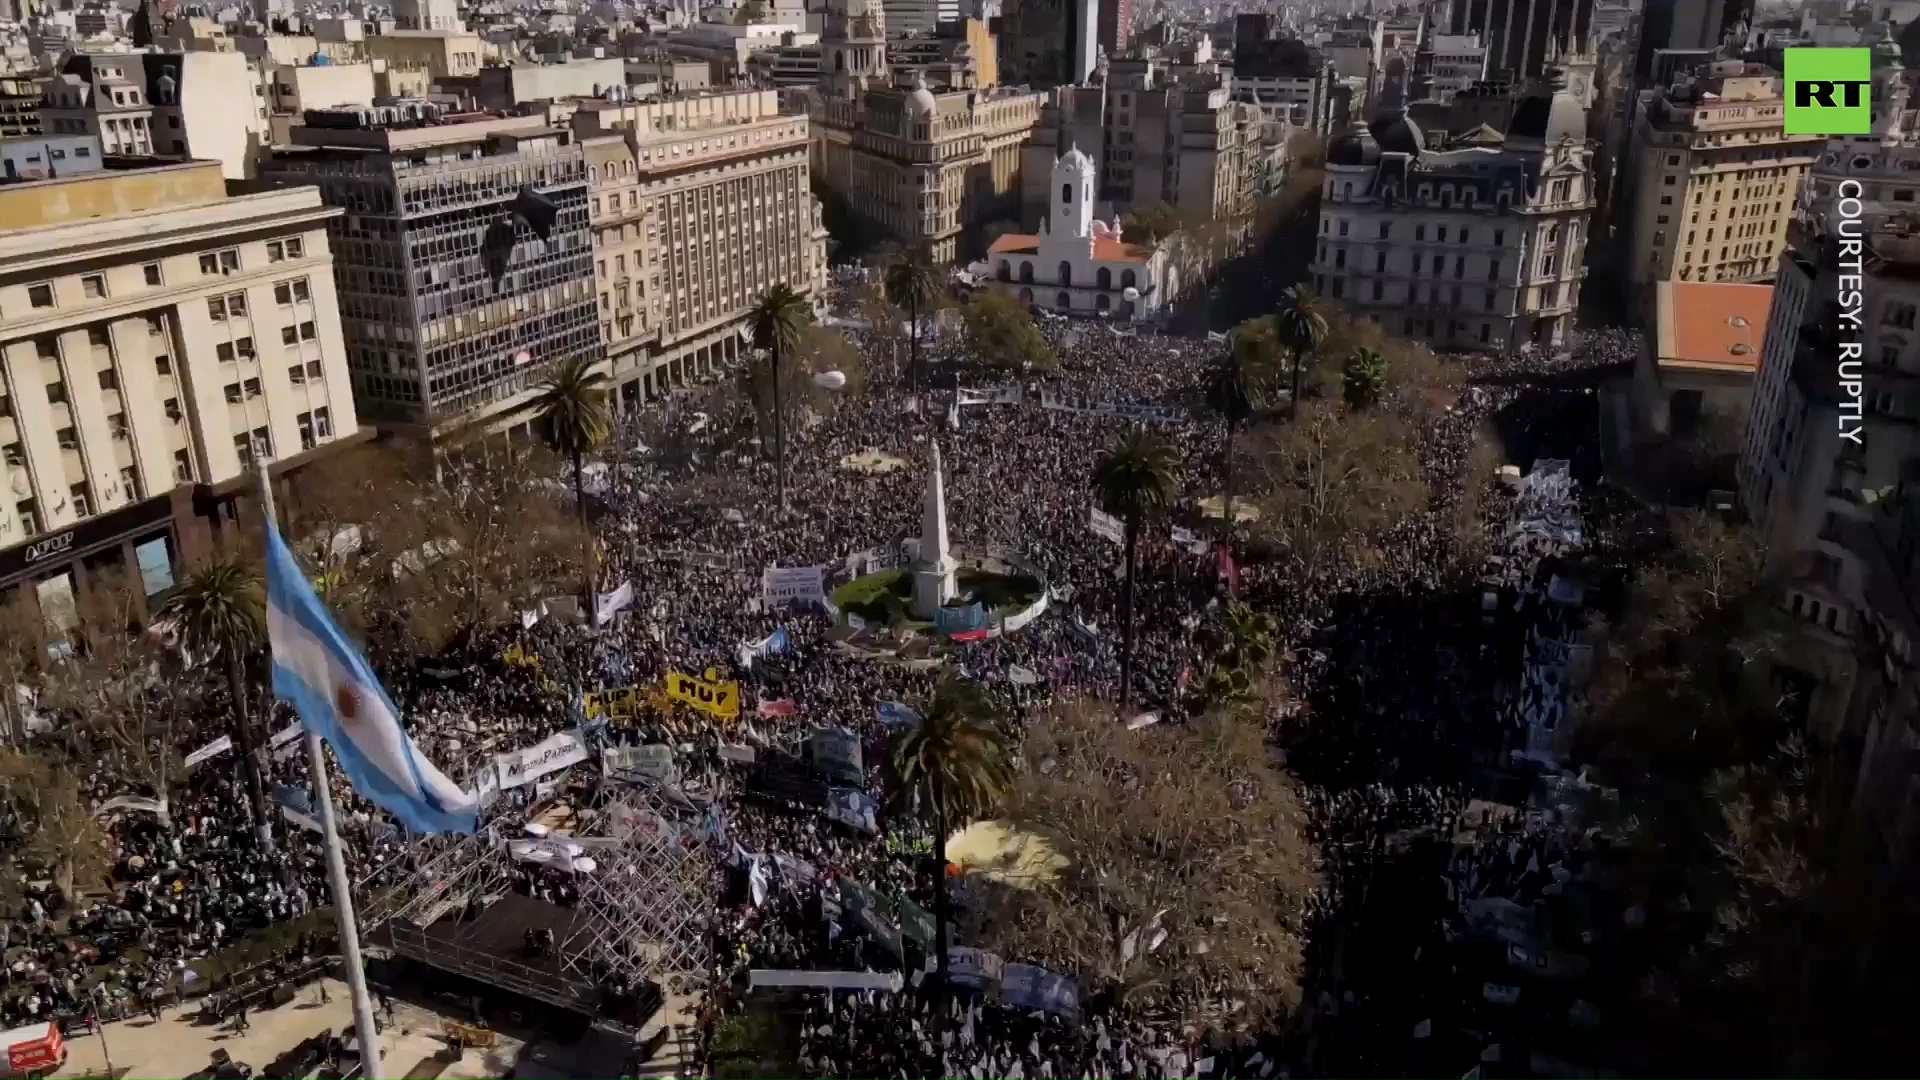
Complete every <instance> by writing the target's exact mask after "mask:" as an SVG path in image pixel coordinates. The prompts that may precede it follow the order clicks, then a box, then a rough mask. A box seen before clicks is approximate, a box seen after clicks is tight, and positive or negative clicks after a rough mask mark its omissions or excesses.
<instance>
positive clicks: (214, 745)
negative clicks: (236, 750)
mask: <svg viewBox="0 0 1920 1080" xmlns="http://www.w3.org/2000/svg"><path fill="white" fill-rule="evenodd" d="M231 749H233V736H231V735H222V736H220V737H219V738H217V739H215V740H213V741H212V742H210V743H208V744H207V745H205V746H203V747H201V748H200V749H198V750H195V751H194V752H193V753H191V754H188V755H187V768H189V769H191V768H193V767H194V766H195V765H198V764H200V763H201V762H203V761H207V760H210V759H212V758H217V757H219V756H220V755H221V754H224V753H226V752H227V751H229V750H231Z"/></svg>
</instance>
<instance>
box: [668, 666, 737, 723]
mask: <svg viewBox="0 0 1920 1080" xmlns="http://www.w3.org/2000/svg"><path fill="white" fill-rule="evenodd" d="M666 690H667V696H668V697H670V698H672V699H673V700H675V701H679V702H684V703H686V704H688V705H691V706H693V707H694V708H696V709H699V710H700V711H701V712H704V713H711V714H712V715H714V716H718V717H723V718H725V719H728V720H735V719H738V718H739V716H740V684H739V683H737V682H734V681H732V680H728V681H726V682H721V681H720V679H719V672H717V671H715V670H714V669H713V668H708V669H707V674H706V678H700V677H698V676H694V675H685V674H682V673H681V672H678V671H669V672H667V681H666Z"/></svg>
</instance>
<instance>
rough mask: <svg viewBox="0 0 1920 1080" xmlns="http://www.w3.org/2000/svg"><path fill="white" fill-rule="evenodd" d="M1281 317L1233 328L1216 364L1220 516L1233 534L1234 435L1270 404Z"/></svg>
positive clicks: (1213, 394)
mask: <svg viewBox="0 0 1920 1080" xmlns="http://www.w3.org/2000/svg"><path fill="white" fill-rule="evenodd" d="M1279 334H1280V331H1279V320H1277V319H1275V318H1274V317H1273V316H1271V315H1267V316H1263V317H1261V318H1258V319H1248V320H1247V321H1246V322H1243V323H1241V324H1240V325H1239V326H1237V327H1235V328H1234V331H1233V344H1232V345H1230V346H1228V348H1227V351H1226V353H1225V354H1223V355H1222V356H1221V357H1220V360H1219V362H1218V363H1216V364H1215V365H1214V369H1213V374H1212V378H1211V380H1210V383H1209V385H1208V387H1207V394H1208V396H1209V397H1210V398H1212V399H1213V407H1214V408H1216V409H1218V410H1220V415H1221V417H1222V418H1223V419H1225V420H1226V424H1227V445H1226V454H1225V459H1224V461H1223V462H1222V465H1221V470H1220V473H1221V487H1222V494H1221V497H1220V501H1221V503H1222V504H1223V505H1222V506H1221V519H1222V521H1223V522H1224V525H1225V528H1226V531H1227V533H1228V535H1231V534H1232V533H1233V437H1234V435H1235V434H1237V433H1238V432H1239V430H1240V425H1242V424H1244V423H1246V422H1247V420H1248V419H1250V418H1251V417H1252V416H1253V415H1254V414H1255V413H1257V412H1259V411H1260V410H1262V409H1264V408H1266V407H1267V402H1268V399H1269V397H1270V396H1271V395H1272V393H1273V380H1274V376H1275V374H1276V373H1277V372H1278V371H1279V367H1280V337H1279Z"/></svg>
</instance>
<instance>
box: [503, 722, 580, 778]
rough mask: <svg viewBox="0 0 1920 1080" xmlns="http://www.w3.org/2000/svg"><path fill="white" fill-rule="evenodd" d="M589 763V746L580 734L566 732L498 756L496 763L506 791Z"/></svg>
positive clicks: (577, 732)
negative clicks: (583, 763)
mask: <svg viewBox="0 0 1920 1080" xmlns="http://www.w3.org/2000/svg"><path fill="white" fill-rule="evenodd" d="M585 760H587V744H586V741H585V740H584V739H582V738H581V737H580V732H579V731H577V730H575V731H563V732H561V733H560V734H558V735H555V736H553V737H551V738H548V739H545V740H543V741H541V742H539V743H536V744H534V745H533V746H529V747H527V748H526V749H525V750H515V751H514V752H513V753H511V754H497V755H495V756H494V761H495V762H496V763H497V764H498V765H499V766H500V786H501V787H503V788H511V787H519V786H521V785H522V784H531V783H533V782H534V781H536V780H538V779H540V778H541V777H543V776H545V775H547V774H548V773H554V772H559V771H560V770H561V769H565V768H570V767H572V766H574V765H578V764H580V763H581V762H583V761H585Z"/></svg>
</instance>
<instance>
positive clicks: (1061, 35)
mask: <svg viewBox="0 0 1920 1080" xmlns="http://www.w3.org/2000/svg"><path fill="white" fill-rule="evenodd" d="M995 30H996V32H998V34H999V35H1000V45H1001V48H1000V67H1001V69H1002V73H1003V81H1005V82H1007V83H1009V84H1013V85H1026V86H1036V87H1047V86H1070V85H1074V84H1077V83H1083V82H1086V81H1087V79H1088V78H1089V77H1091V76H1092V75H1093V72H1094V68H1095V66H1096V64H1097V62H1098V60H1099V55H1100V0H1007V3H1006V5H1005V6H1003V7H1002V8H1001V11H1000V17H999V19H998V21H997V22H996V24H995Z"/></svg>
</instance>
